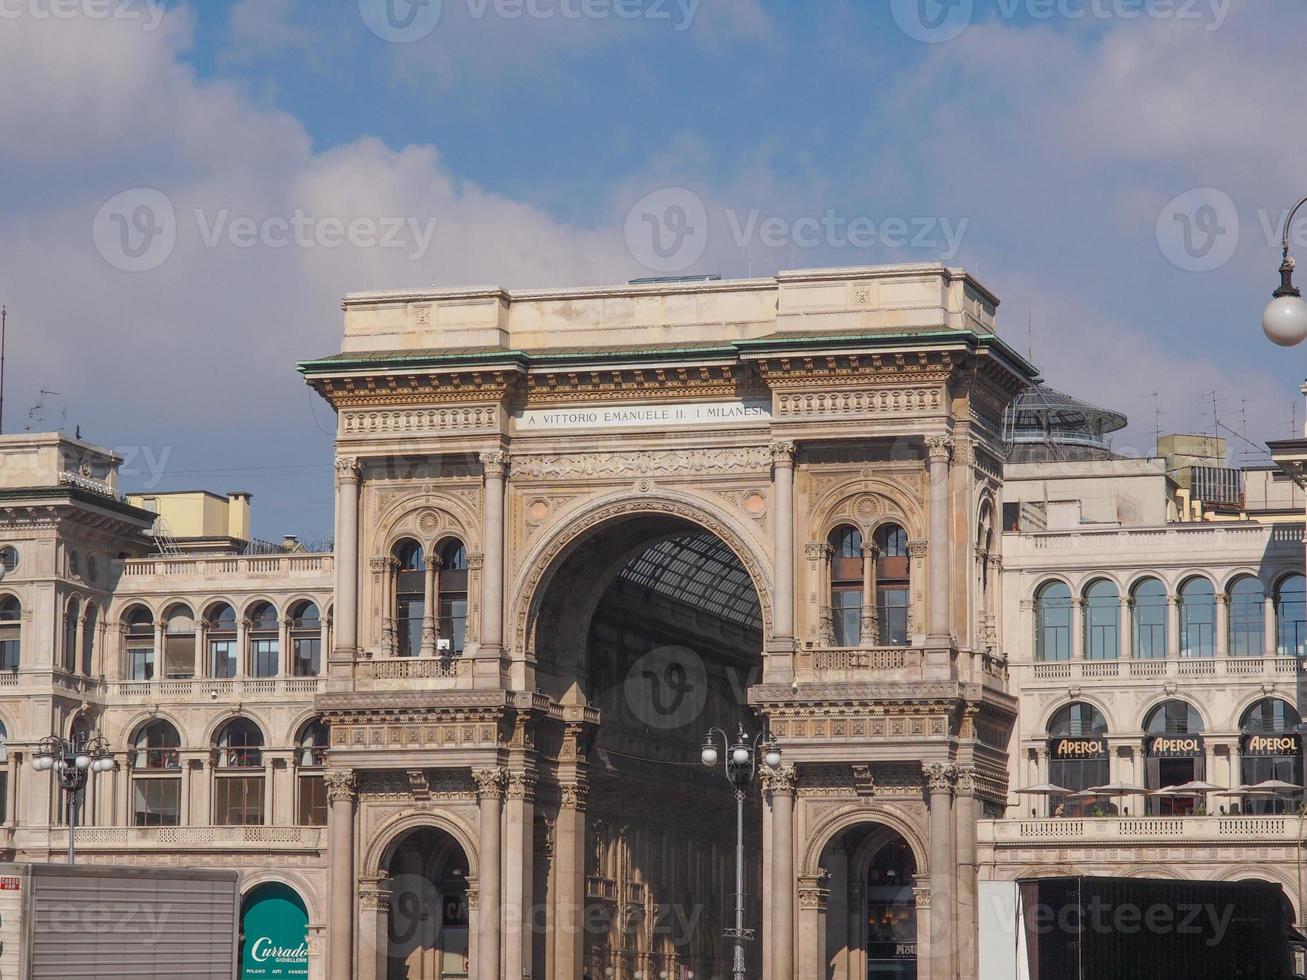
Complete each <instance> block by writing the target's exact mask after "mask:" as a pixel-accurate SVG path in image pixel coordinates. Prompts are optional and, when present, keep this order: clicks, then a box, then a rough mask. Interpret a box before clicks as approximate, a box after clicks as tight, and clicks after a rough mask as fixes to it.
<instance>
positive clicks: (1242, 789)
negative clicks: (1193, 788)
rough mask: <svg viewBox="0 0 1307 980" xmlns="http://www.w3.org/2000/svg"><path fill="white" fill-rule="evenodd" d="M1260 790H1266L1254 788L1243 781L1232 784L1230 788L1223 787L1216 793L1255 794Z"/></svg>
mask: <svg viewBox="0 0 1307 980" xmlns="http://www.w3.org/2000/svg"><path fill="white" fill-rule="evenodd" d="M1260 792H1265V791H1264V790H1258V789H1255V788H1253V787H1252V786H1247V785H1244V784H1243V783H1240V784H1239V785H1238V786H1231V787H1230V788H1229V789H1223V790H1221V791H1220V792H1218V793H1217V794H1216V795H1217V796H1255V795H1256V794H1258V793H1260Z"/></svg>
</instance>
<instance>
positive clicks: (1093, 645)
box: [1085, 578, 1121, 660]
mask: <svg viewBox="0 0 1307 980" xmlns="http://www.w3.org/2000/svg"><path fill="white" fill-rule="evenodd" d="M1120 655H1121V594H1120V593H1119V592H1118V591H1117V590H1116V586H1115V585H1114V584H1112V583H1111V582H1109V581H1108V580H1107V579H1104V578H1100V579H1099V580H1098V581H1097V582H1094V583H1092V584H1091V585H1090V586H1089V588H1087V589H1085V659H1086V660H1115V659H1117V657H1119V656H1120Z"/></svg>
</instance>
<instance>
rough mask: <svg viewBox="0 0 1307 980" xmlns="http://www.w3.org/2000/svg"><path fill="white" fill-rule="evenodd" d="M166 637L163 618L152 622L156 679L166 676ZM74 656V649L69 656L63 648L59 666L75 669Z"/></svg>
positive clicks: (75, 656)
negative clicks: (62, 657) (62, 658)
mask: <svg viewBox="0 0 1307 980" xmlns="http://www.w3.org/2000/svg"><path fill="white" fill-rule="evenodd" d="M167 639H168V624H167V623H165V622H164V621H163V620H159V622H157V623H155V624H154V679H155V680H156V681H160V680H163V679H164V677H165V676H166V673H165V671H166V668H167V655H166V651H167V649H168V644H167ZM74 642H76V640H74ZM76 658H77V651H76V650H74V651H73V652H72V654H71V658H70V655H69V652H68V651H67V650H65V651H64V662H63V663H62V664H60V666H61V667H67V668H68V669H69V673H71V672H72V671H73V670H74V669H76V666H77V664H76Z"/></svg>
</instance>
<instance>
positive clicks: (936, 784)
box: [922, 548, 955, 980]
mask: <svg viewBox="0 0 1307 980" xmlns="http://www.w3.org/2000/svg"><path fill="white" fill-rule="evenodd" d="M932 550H933V548H932ZM922 769H923V772H924V773H925V776H926V785H927V788H928V790H929V793H930V964H929V969H930V972H929V975H928V976H929V980H953V977H954V971H953V945H954V938H953V937H954V929H953V874H954V868H953V813H952V809H953V808H952V803H953V780H954V778H955V770H954V768H953V767H952V766H949V765H945V764H944V763H942V762H932V763H930V764H928V765H926V766H923V767H922Z"/></svg>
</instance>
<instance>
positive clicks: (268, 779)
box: [263, 749, 277, 827]
mask: <svg viewBox="0 0 1307 980" xmlns="http://www.w3.org/2000/svg"><path fill="white" fill-rule="evenodd" d="M276 778H277V761H276V760H275V759H274V758H273V757H272V753H270V752H268V751H267V750H266V749H265V750H264V752H263V825H264V826H265V827H271V826H273V825H274V824H275V823H276V822H277V815H276V810H275V808H276V805H277V794H276V786H275V780H276Z"/></svg>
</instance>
